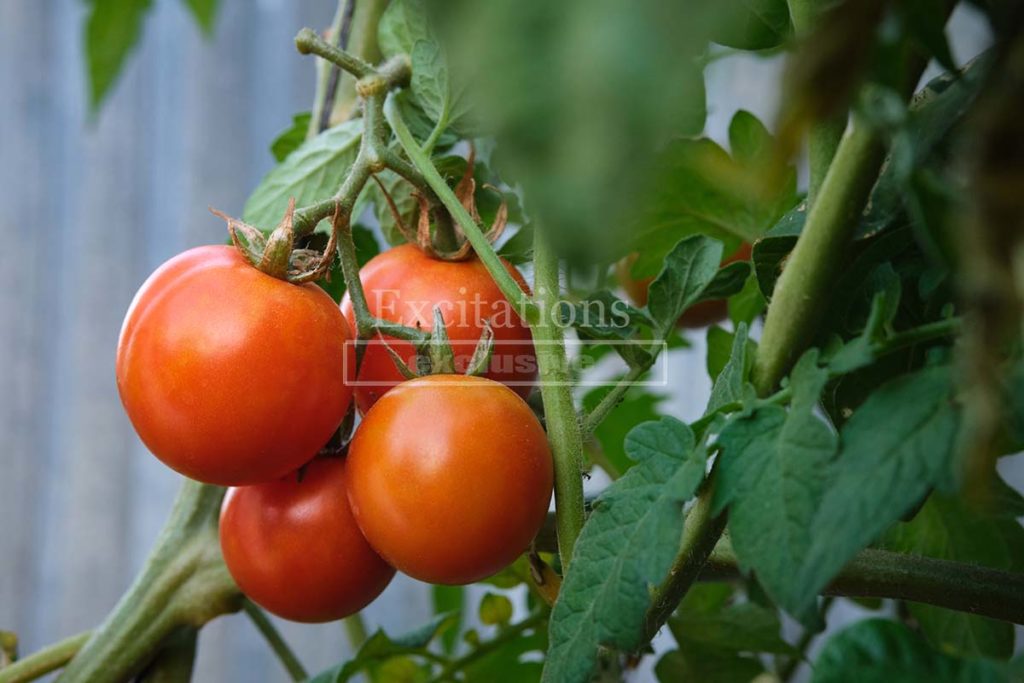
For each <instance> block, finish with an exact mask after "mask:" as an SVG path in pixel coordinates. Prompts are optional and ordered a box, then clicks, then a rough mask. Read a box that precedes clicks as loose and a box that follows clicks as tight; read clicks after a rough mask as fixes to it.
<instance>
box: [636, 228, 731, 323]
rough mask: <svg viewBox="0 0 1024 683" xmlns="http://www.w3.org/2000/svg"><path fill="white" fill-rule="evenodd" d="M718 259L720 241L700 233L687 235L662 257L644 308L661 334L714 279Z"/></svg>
mask: <svg viewBox="0 0 1024 683" xmlns="http://www.w3.org/2000/svg"><path fill="white" fill-rule="evenodd" d="M721 262H722V244H721V242H719V241H717V240H714V239H711V238H710V237H704V236H703V235H693V236H691V237H687V238H686V239H684V240H682V241H681V242H679V244H677V245H676V246H675V248H673V249H672V251H671V252H670V253H669V255H668V256H666V257H665V265H664V267H663V268H662V271H661V274H660V275H658V277H657V278H656V279H655V280H654V282H652V283H651V285H650V287H649V288H648V290H647V292H648V298H647V310H648V312H649V313H650V317H651V318H652V319H653V320H654V321H655V323H656V324H657V325H658V326H659V330H660V331H661V336H664V334H665V331H666V330H669V329H671V328H672V327H673V326H674V325H675V322H676V320H678V319H679V316H680V315H682V314H683V311H685V310H686V309H687V308H689V307H690V306H692V305H693V304H694V303H696V302H697V300H698V299H699V298H700V295H701V292H703V291H704V289H705V288H706V287H707V286H708V284H710V283H711V281H712V280H714V278H715V275H716V274H717V272H718V264H719V263H721Z"/></svg>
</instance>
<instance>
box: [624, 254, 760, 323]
mask: <svg viewBox="0 0 1024 683" xmlns="http://www.w3.org/2000/svg"><path fill="white" fill-rule="evenodd" d="M750 250H751V246H750V243H749V242H744V243H743V244H741V245H740V247H739V249H737V250H736V251H735V252H733V254H732V255H731V256H727V257H726V258H724V259H722V265H723V266H727V265H729V264H730V263H735V262H737V261H749V260H750ZM634 261H636V256H635V255H632V256H627V257H626V258H624V259H622V260H621V261H619V262H618V263H617V264H615V276H616V278H617V279H618V281H619V285H620V286H621V287H622V289H623V290H625V292H626V294H627V295H629V298H630V299H632V300H633V302H634V303H636V305H637V306H646V305H647V288H648V287H649V286H650V284H651V282H653V281H654V278H653V277H648V278H644V279H642V280H635V279H633V276H632V275H630V269H631V268H632V267H633V262H634ZM728 313H729V310H728V306H727V304H726V301H725V300H724V299H714V300H711V301H701V302H700V303H698V304H696V305H694V306H691V307H690V308H688V309H687V310H686V312H685V313H683V314H682V315H681V316H680V317H679V323H678V325H679V327H689V328H694V327H707V326H708V325H711V324H712V323H716V322H718V321H720V320H724V319H725V317H726V315H728Z"/></svg>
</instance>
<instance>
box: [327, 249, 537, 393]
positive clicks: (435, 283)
mask: <svg viewBox="0 0 1024 683" xmlns="http://www.w3.org/2000/svg"><path fill="white" fill-rule="evenodd" d="M505 267H506V268H507V269H508V271H509V272H510V273H511V274H512V276H513V277H514V278H515V279H516V281H517V282H518V283H519V284H520V286H521V287H522V288H523V289H524V290H525V289H526V282H525V281H524V280H523V276H522V275H520V274H519V271H517V270H516V269H515V268H514V267H513V266H512V265H511V264H509V263H506V264H505ZM359 279H360V280H361V281H362V283H363V289H364V291H365V292H366V302H367V305H368V307H369V309H370V313H371V314H372V315H374V316H376V317H378V318H383V319H385V320H390V321H392V322H397V323H401V324H403V325H407V326H409V327H417V326H418V327H420V328H422V329H424V330H432V329H433V327H434V313H433V310H434V306H440V308H441V311H442V313H443V315H444V320H445V323H446V327H447V330H448V337H449V339H450V340H451V344H452V349H453V350H454V351H455V356H456V371H457V372H460V373H461V372H465V370H466V367H467V366H468V362H469V359H470V358H472V356H473V351H474V350H475V348H476V344H477V342H478V341H480V335H481V334H482V333H483V329H484V322H485V321H489V322H490V324H491V327H492V330H493V332H494V354H493V356H492V357H491V364H490V370H489V371H488V372H487V373H486V377H489V378H490V379H493V380H496V381H499V382H503V383H506V384H509V385H510V386H511V387H512V389H513V390H514V391H515V392H516V393H517V394H519V395H520V396H522V397H523V398H525V397H526V396H527V395H529V393H530V389H531V387H532V384H533V382H534V379H535V378H536V375H537V359H536V355H535V354H534V350H533V341H532V337H531V335H530V329H529V328H528V327H527V326H526V324H525V323H524V322H523V321H522V320H521V319H520V317H519V315H518V314H517V312H516V311H515V310H514V307H513V305H512V304H510V303H509V302H508V300H507V299H506V298H505V297H504V295H502V293H501V290H500V289H499V288H498V285H496V284H495V283H494V280H493V279H492V278H491V276H490V274H489V273H488V272H487V268H486V267H485V266H484V264H483V263H482V262H481V261H479V260H478V259H476V258H471V259H470V260H467V261H442V260H440V259H435V258H433V257H431V256H428V255H427V254H425V253H423V252H422V251H421V250H420V249H419V248H418V247H416V246H414V245H411V244H405V245H401V246H398V247H395V248H393V249H389V250H388V251H385V252H384V253H382V254H379V255H377V256H376V257H374V258H373V259H371V260H370V261H369V262H368V263H367V264H366V265H365V266H363V268H362V269H361V270H360V271H359ZM341 308H342V311H343V312H344V314H345V317H346V318H347V319H348V322H349V325H351V326H352V329H355V322H356V321H355V314H354V312H353V310H352V302H351V300H350V299H349V298H348V295H347V294H346V295H345V298H344V299H343V300H342V302H341ZM378 339H381V340H384V341H386V343H387V344H388V345H389V346H391V348H392V349H394V350H395V351H396V352H398V354H399V355H400V356H401V357H402V358H403V359H404V360H405V361H406V363H407V364H408V365H409V367H411V368H415V367H416V363H415V356H416V353H415V349H414V348H413V345H412V344H411V343H409V342H403V341H399V340H396V339H392V338H390V337H383V336H379V337H378ZM403 380H404V378H403V377H402V375H401V373H400V372H399V371H398V369H397V368H396V367H395V364H394V361H393V360H392V359H391V357H390V355H389V354H388V352H387V349H386V348H385V347H384V346H383V344H382V343H381V342H380V341H373V342H371V344H370V345H369V347H368V348H367V350H366V355H365V357H364V358H363V363H362V367H361V368H360V371H359V382H358V383H357V385H356V389H355V395H356V405H357V406H359V410H360V411H361V412H363V413H365V412H366V411H367V410H369V409H370V406H372V405H373V404H374V403H375V402H376V401H377V399H379V398H380V397H381V396H382V395H383V394H384V393H385V392H386V391H388V390H389V389H390V388H391V387H393V386H395V385H396V384H399V383H401V382H402V381H403Z"/></svg>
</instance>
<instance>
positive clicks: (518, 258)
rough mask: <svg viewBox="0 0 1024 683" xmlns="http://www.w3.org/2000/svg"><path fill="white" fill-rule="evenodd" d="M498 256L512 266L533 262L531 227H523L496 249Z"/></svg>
mask: <svg viewBox="0 0 1024 683" xmlns="http://www.w3.org/2000/svg"><path fill="white" fill-rule="evenodd" d="M498 255H499V256H501V257H502V258H503V259H505V260H506V261H508V262H509V263H511V264H512V265H514V266H518V265H522V264H523V263H526V262H528V261H531V260H533V226H532V225H529V224H527V225H524V226H522V227H521V228H519V229H518V230H516V232H515V234H513V235H512V237H510V238H508V239H507V240H505V243H504V244H502V245H501V247H500V248H499V249H498Z"/></svg>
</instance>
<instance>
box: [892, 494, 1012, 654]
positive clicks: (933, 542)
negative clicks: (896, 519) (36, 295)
mask: <svg viewBox="0 0 1024 683" xmlns="http://www.w3.org/2000/svg"><path fill="white" fill-rule="evenodd" d="M993 482H994V484H995V486H994V490H993V491H992V492H991V496H990V500H989V502H988V504H987V505H985V506H979V505H977V504H975V505H971V504H968V503H967V502H966V501H964V500H962V499H960V498H958V497H956V496H950V495H943V494H940V493H933V494H932V495H930V496H929V497H928V501H927V502H926V503H925V504H924V506H923V507H922V508H921V510H920V511H918V513H917V514H916V515H914V519H913V520H911V521H910V522H905V523H902V524H897V525H896V526H895V527H893V528H892V529H891V530H890V531H889V532H888V533H887V535H886V539H885V545H886V547H888V548H891V549H893V550H897V551H900V552H905V553H913V554H917V555H925V556H928V557H937V558H940V559H945V560H953V561H956V562H968V563H973V564H980V565H984V566H986V567H992V568H993V569H1003V570H1010V571H1020V570H1021V569H1022V566H1021V555H1022V552H1024V529H1022V528H1021V525H1020V523H1019V522H1018V521H1017V516H1018V515H1019V514H1020V512H1021V507H1022V504H1024V499H1022V498H1021V496H1020V494H1019V493H1017V492H1016V491H1014V490H1013V489H1012V488H1010V487H1009V486H1007V484H1006V483H1005V482H1004V481H1003V480H1002V479H1000V478H998V477H996V478H995V479H994V480H993ZM909 608H910V612H911V614H912V615H913V616H914V618H915V619H916V620H917V622H918V624H919V625H920V627H921V631H922V632H923V634H924V636H925V637H926V638H927V639H928V640H929V641H930V642H931V643H932V644H933V645H935V647H937V648H939V649H941V650H942V651H944V652H956V653H959V654H963V655H983V656H987V657H997V658H1002V659H1006V658H1009V657H1010V655H1012V654H1013V641H1014V629H1013V625H1012V624H1010V623H1008V622H1005V621H996V620H994V619H986V618H985V617H981V616H977V615H973V614H965V613H963V612H956V611H953V610H946V609H941V608H938V607H932V606H931V605H923V604H918V603H910V604H909Z"/></svg>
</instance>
